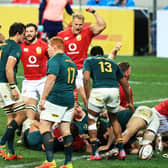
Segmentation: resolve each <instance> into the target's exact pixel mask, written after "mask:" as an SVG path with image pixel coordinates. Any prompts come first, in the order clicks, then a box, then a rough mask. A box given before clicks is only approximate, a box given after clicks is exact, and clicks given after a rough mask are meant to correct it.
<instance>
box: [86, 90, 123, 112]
mask: <svg viewBox="0 0 168 168" xmlns="http://www.w3.org/2000/svg"><path fill="white" fill-rule="evenodd" d="M119 105H120V97H119V89H118V88H93V89H92V90H91V93H90V97H89V102H88V108H89V109H90V110H93V111H95V112H97V113H100V112H101V111H102V109H103V108H104V107H106V108H107V111H108V112H111V113H116V112H118V109H119Z"/></svg>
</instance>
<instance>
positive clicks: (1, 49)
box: [0, 39, 22, 83]
mask: <svg viewBox="0 0 168 168" xmlns="http://www.w3.org/2000/svg"><path fill="white" fill-rule="evenodd" d="M21 51H22V50H21V47H20V46H19V44H18V43H16V42H15V41H14V40H10V39H7V40H5V42H4V43H2V44H0V82H8V80H7V77H6V71H5V68H6V64H7V61H8V58H9V56H12V57H14V58H16V61H17V62H16V65H15V67H14V73H15V74H14V78H15V83H16V72H17V67H18V63H19V60H20V56H21Z"/></svg>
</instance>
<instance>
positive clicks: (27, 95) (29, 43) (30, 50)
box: [21, 23, 48, 124]
mask: <svg viewBox="0 0 168 168" xmlns="http://www.w3.org/2000/svg"><path fill="white" fill-rule="evenodd" d="M25 38H26V40H25V41H23V43H22V44H21V48H22V55H21V62H22V65H23V68H24V76H25V79H24V80H23V83H22V94H23V98H24V101H25V103H26V109H27V118H28V119H30V124H31V121H32V120H34V119H35V112H36V111H37V108H36V106H37V99H38V96H40V95H41V93H42V91H43V87H44V83H45V80H46V68H47V60H48V52H47V48H48V44H47V43H45V42H44V41H42V40H40V39H37V26H36V25H35V24H33V23H29V24H27V25H26V32H25Z"/></svg>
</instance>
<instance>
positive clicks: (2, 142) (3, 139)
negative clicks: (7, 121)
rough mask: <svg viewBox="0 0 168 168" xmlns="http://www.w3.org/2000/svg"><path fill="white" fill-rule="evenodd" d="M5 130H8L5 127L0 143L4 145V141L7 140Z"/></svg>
mask: <svg viewBox="0 0 168 168" xmlns="http://www.w3.org/2000/svg"><path fill="white" fill-rule="evenodd" d="M7 131H8V129H7V128H6V130H5V133H4V135H3V137H2V138H1V142H0V145H5V144H6V141H7Z"/></svg>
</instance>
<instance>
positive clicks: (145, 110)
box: [133, 106, 153, 125]
mask: <svg viewBox="0 0 168 168" xmlns="http://www.w3.org/2000/svg"><path fill="white" fill-rule="evenodd" d="M133 117H138V118H141V119H143V120H144V121H146V123H147V125H148V124H149V123H150V122H151V120H152V118H153V113H152V109H151V108H149V107H147V106H139V107H138V108H137V109H136V110H135V112H134V114H133Z"/></svg>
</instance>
